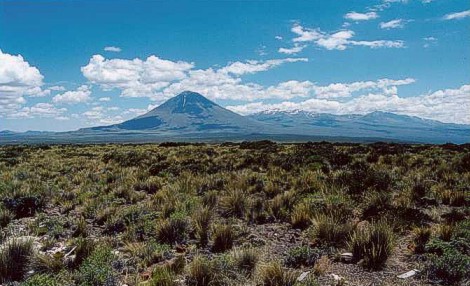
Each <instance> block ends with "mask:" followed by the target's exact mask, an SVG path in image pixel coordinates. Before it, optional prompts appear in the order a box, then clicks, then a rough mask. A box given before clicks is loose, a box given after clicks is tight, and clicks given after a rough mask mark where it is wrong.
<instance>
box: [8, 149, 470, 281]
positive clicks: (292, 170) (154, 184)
mask: <svg viewBox="0 0 470 286" xmlns="http://www.w3.org/2000/svg"><path fill="white" fill-rule="evenodd" d="M469 205H470V145H453V144H446V145H440V146H437V145H407V144H390V143H375V144H345V143H343V144H339V143H338V144H332V143H326V142H322V143H303V144H276V143H273V142H269V141H260V142H243V143H236V144H235V143H223V144H181V143H162V144H159V145H157V144H143V145H113V144H109V145H50V146H3V147H0V227H1V232H0V284H2V285H39V286H43V285H48V286H49V285H50V286H55V285H84V286H85V285H86V286H88V285H89V286H98V285H109V286H111V285H124V284H126V285H148V286H157V285H201V286H204V285H267V286H269V285H272V286H277V285H279V286H282V285H298V286H300V285H430V284H440V285H468V284H466V283H469V281H470V270H469V269H470V219H469V214H470V208H469ZM413 269H416V270H418V272H417V273H416V274H415V275H413V276H412V277H409V278H405V279H400V278H398V277H397V276H398V275H400V274H403V273H405V272H407V271H410V270H413Z"/></svg>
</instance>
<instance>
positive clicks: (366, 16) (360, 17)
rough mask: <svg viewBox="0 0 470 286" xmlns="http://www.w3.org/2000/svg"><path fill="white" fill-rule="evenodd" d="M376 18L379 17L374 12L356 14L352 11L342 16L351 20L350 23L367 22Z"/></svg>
mask: <svg viewBox="0 0 470 286" xmlns="http://www.w3.org/2000/svg"><path fill="white" fill-rule="evenodd" d="M378 17H379V15H378V14H377V13H376V12H367V13H357V12H354V11H353V12H349V13H347V14H346V15H344V18H345V19H348V20H352V21H368V20H372V19H376V18H378Z"/></svg>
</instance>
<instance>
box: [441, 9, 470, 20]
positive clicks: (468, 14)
mask: <svg viewBox="0 0 470 286" xmlns="http://www.w3.org/2000/svg"><path fill="white" fill-rule="evenodd" d="M466 17H470V10H466V11H462V12H455V13H450V14H447V15H445V16H444V17H443V19H444V20H460V19H463V18H466Z"/></svg>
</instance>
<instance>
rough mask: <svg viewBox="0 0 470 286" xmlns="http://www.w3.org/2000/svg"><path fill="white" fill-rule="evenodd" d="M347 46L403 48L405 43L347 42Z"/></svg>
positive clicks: (380, 41) (382, 41) (379, 41)
mask: <svg viewBox="0 0 470 286" xmlns="http://www.w3.org/2000/svg"><path fill="white" fill-rule="evenodd" d="M349 44H351V45H354V46H365V47H369V48H372V49H377V48H404V47H405V43H404V42H403V41H385V40H378V41H349Z"/></svg>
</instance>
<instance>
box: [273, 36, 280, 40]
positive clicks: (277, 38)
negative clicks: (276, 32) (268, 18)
mask: <svg viewBox="0 0 470 286" xmlns="http://www.w3.org/2000/svg"><path fill="white" fill-rule="evenodd" d="M274 38H275V39H276V40H282V36H275V37H274Z"/></svg>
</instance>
